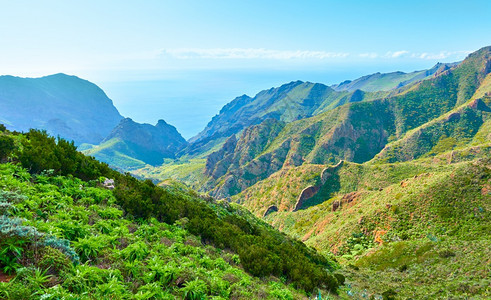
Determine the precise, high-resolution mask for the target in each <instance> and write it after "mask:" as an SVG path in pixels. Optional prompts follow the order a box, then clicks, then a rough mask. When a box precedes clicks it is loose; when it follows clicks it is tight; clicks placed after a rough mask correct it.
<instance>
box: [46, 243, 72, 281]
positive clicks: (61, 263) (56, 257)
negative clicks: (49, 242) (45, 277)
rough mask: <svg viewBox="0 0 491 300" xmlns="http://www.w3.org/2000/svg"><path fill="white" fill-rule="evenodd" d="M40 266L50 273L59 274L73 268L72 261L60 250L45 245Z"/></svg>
mask: <svg viewBox="0 0 491 300" xmlns="http://www.w3.org/2000/svg"><path fill="white" fill-rule="evenodd" d="M38 265H39V267H40V268H41V269H43V270H46V271H47V274H49V275H59V274H60V273H64V272H67V271H69V270H70V269H71V268H72V262H71V261H70V260H69V259H68V257H66V256H65V255H64V254H63V253H62V252H61V251H60V250H58V249H54V248H52V247H45V248H44V249H43V254H42V257H41V259H40V260H39V263H38Z"/></svg>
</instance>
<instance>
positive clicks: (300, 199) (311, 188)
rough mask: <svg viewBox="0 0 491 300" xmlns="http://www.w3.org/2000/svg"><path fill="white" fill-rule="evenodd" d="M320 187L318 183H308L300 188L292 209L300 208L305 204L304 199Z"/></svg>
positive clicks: (311, 195)
mask: <svg viewBox="0 0 491 300" xmlns="http://www.w3.org/2000/svg"><path fill="white" fill-rule="evenodd" d="M319 189H320V185H316V186H313V185H310V186H308V187H306V188H304V189H303V190H302V192H301V193H300V195H299V196H298V200H297V203H295V207H294V208H293V211H297V210H299V209H302V207H303V205H304V204H305V201H307V200H308V199H310V198H312V197H314V196H315V195H316V194H317V192H318V191H319Z"/></svg>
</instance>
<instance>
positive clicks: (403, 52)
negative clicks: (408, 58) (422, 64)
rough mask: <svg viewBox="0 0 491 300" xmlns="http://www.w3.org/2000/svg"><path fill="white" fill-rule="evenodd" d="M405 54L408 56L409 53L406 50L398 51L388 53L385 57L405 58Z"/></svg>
mask: <svg viewBox="0 0 491 300" xmlns="http://www.w3.org/2000/svg"><path fill="white" fill-rule="evenodd" d="M406 54H409V51H406V50H400V51H395V52H392V51H389V52H387V53H386V54H385V56H386V57H391V58H399V57H402V56H405V55H406Z"/></svg>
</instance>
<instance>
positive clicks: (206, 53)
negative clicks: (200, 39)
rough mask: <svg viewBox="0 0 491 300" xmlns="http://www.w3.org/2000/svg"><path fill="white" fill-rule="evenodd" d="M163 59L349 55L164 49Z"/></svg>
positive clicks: (342, 56) (345, 55) (246, 49)
mask: <svg viewBox="0 0 491 300" xmlns="http://www.w3.org/2000/svg"><path fill="white" fill-rule="evenodd" d="M160 56H161V57H173V58H178V59H195V58H196V59H275V60H288V59H331V58H344V57H347V56H349V53H344V52H325V51H309V50H270V49H263V48H212V49H200V48H180V49H164V50H162V51H161V52H160Z"/></svg>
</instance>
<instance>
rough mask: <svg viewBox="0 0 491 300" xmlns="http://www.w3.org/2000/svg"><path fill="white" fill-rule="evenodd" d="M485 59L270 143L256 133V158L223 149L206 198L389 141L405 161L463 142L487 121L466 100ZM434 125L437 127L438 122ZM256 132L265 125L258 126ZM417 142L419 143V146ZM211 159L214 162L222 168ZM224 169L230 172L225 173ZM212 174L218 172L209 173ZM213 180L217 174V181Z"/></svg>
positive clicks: (480, 56) (366, 156)
mask: <svg viewBox="0 0 491 300" xmlns="http://www.w3.org/2000/svg"><path fill="white" fill-rule="evenodd" d="M490 52H491V50H490V47H487V48H483V49H481V50H479V51H478V52H476V53H473V54H471V55H470V56H469V57H468V58H467V59H466V60H464V61H463V62H462V63H461V64H459V65H458V66H457V67H455V68H454V69H449V70H446V71H444V72H443V73H440V74H438V76H436V77H434V78H431V79H428V80H425V81H422V82H419V83H416V84H414V85H413V86H411V87H409V88H408V89H407V90H404V91H403V92H401V93H399V94H397V95H395V96H392V97H387V98H385V99H380V100H373V101H364V102H359V103H349V104H346V105H343V106H340V107H338V108H335V109H332V110H328V111H326V112H324V113H321V114H319V115H316V116H314V117H310V118H304V119H301V120H298V121H295V122H291V123H288V124H286V125H285V126H284V127H283V128H282V130H281V131H280V132H279V133H275V134H274V135H275V137H274V139H273V140H270V138H269V137H268V134H267V133H269V132H276V131H275V130H270V131H268V130H262V131H257V133H256V135H257V137H255V138H254V139H256V140H268V142H267V143H264V145H265V148H263V149H262V152H256V153H257V154H255V156H252V157H251V155H250V153H249V152H248V150H247V147H230V145H224V146H223V148H222V149H221V150H219V152H216V153H215V154H212V155H209V156H208V159H207V164H206V170H205V174H211V175H212V176H211V178H210V180H209V182H208V183H207V185H206V186H205V189H211V190H212V192H211V194H212V195H214V196H217V197H219V198H220V197H228V196H231V195H235V194H237V193H239V192H240V191H242V190H244V189H245V188H247V187H249V186H251V185H253V184H255V183H256V182H258V181H260V180H263V179H265V178H267V177H268V176H270V175H271V174H273V173H274V172H276V171H278V170H280V169H281V168H284V167H288V166H290V165H293V166H298V165H301V164H303V163H312V164H328V163H336V162H338V161H339V160H347V161H353V162H357V163H362V162H366V161H369V160H370V159H372V158H373V157H374V156H375V155H377V154H378V153H379V152H380V151H381V150H382V149H383V148H384V147H385V146H386V145H387V144H388V143H389V142H390V141H392V140H396V141H397V140H398V141H397V142H394V144H395V145H399V144H403V145H405V146H404V147H406V148H407V149H406V148H404V147H403V150H404V149H406V150H404V151H406V152H407V151H409V152H411V151H412V152H414V153H413V154H411V155H412V156H411V155H409V158H415V157H418V156H420V155H423V154H425V153H427V152H429V151H431V150H432V149H433V147H434V146H436V144H437V143H438V141H439V140H440V139H441V138H442V137H443V136H444V135H446V136H445V137H448V136H450V137H451V138H454V139H456V140H458V142H459V143H465V142H466V141H467V140H468V139H471V138H472V137H473V136H474V135H475V134H476V133H477V132H478V130H479V128H480V126H482V125H483V124H484V122H485V121H486V120H487V118H488V114H489V113H488V112H489V107H488V106H487V105H486V99H484V100H481V99H475V100H469V99H470V98H471V97H472V95H473V94H474V93H475V92H476V91H477V90H478V88H479V86H480V85H481V84H486V81H485V78H486V76H487V74H488V73H489V70H490V68H489V67H486V66H488V65H489V64H490V61H491V60H490ZM474 81H477V83H476V84H474V85H471V84H470V83H469V82H474ZM462 91H466V92H465V93H464V92H462ZM479 93H483V91H482V90H481V91H480V92H479ZM462 95H466V96H465V97H467V96H468V98H467V100H469V101H470V102H469V103H468V104H467V106H465V107H460V104H459V103H461V102H462V101H463V100H461V99H460V97H463V96H462ZM464 102H465V101H464ZM456 106H459V108H456V112H455V113H450V114H449V115H448V116H444V115H445V114H447V113H449V112H450V111H451V110H452V109H454V108H455V107H456ZM438 118H441V120H440V121H438V120H437V119H438ZM434 119H435V121H433V120H434ZM428 122H430V123H429V124H427V125H424V126H423V127H421V128H418V127H420V126H422V125H423V124H425V123H428ZM430 124H433V125H430ZM260 126H263V127H264V126H268V125H267V124H266V123H264V124H261V125H260ZM416 128H418V129H416ZM423 128H424V129H423ZM430 128H431V130H430ZM444 128H445V129H444ZM410 130H413V131H410ZM261 132H263V133H266V134H262V133H261ZM430 132H433V133H434V134H433V135H432V133H430ZM406 133H407V134H408V135H411V134H412V135H414V136H417V137H418V138H417V139H413V140H412V142H411V143H408V142H407V138H404V137H405V135H406ZM421 133H424V134H426V135H428V137H425V135H424V134H421ZM430 135H431V136H430ZM401 138H402V139H401ZM247 139H251V138H250V137H247V136H246V135H244V134H242V135H241V136H240V138H239V139H238V142H237V143H236V144H237V145H239V144H246V143H247V142H246V140H247ZM399 139H401V140H399ZM423 139H424V141H425V144H423V143H422V142H423ZM420 144H421V145H420ZM389 147H390V146H389ZM396 148H397V147H396ZM397 149H399V148H397ZM384 151H386V150H384ZM416 152H418V153H416ZM381 155H383V154H381ZM391 155H392V156H397V155H396V154H391ZM232 156H234V157H248V159H246V160H240V159H239V160H236V161H235V162H234V163H231V162H230V161H228V160H227V159H228V158H229V157H232ZM215 157H220V158H221V161H220V160H217V159H215ZM395 159H396V160H397V158H395ZM389 161H392V160H390V159H389ZM222 165H224V166H227V168H228V169H227V170H226V171H224V170H223V167H221V166H222ZM216 168H218V169H220V170H221V172H219V173H217V172H214V171H213V170H214V169H216ZM216 174H219V175H222V174H223V175H222V176H221V177H218V176H216Z"/></svg>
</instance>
